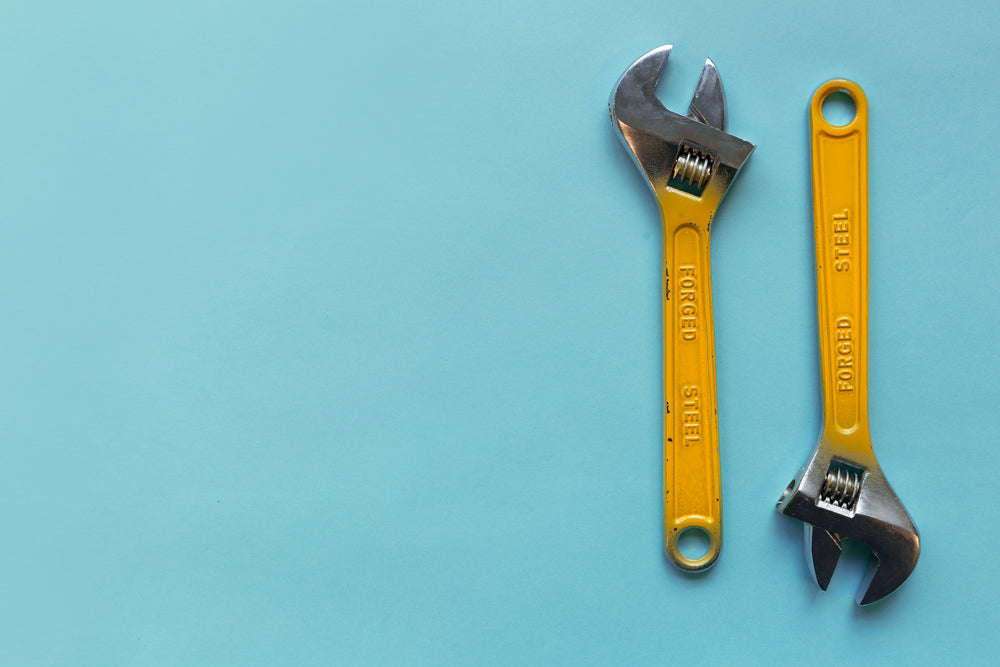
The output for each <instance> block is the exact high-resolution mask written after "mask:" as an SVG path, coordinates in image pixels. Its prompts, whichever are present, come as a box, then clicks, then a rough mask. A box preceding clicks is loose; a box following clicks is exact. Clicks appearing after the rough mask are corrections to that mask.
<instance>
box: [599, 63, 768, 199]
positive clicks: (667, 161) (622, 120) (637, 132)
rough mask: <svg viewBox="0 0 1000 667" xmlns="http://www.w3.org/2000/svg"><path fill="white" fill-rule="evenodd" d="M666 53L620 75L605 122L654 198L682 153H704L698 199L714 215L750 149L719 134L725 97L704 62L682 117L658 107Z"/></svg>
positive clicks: (715, 72)
mask: <svg viewBox="0 0 1000 667" xmlns="http://www.w3.org/2000/svg"><path fill="white" fill-rule="evenodd" d="M672 49H673V45H671V44H668V45H666V46H661V47H659V48H657V49H653V50H652V51H650V52H649V53H647V54H646V55H644V56H642V57H641V58H639V59H638V60H636V61H635V62H634V63H633V64H632V66H631V67H629V68H628V69H627V70H625V73H624V74H622V76H621V78H620V79H619V80H618V83H617V84H616V85H615V87H614V89H613V90H612V93H611V99H610V101H609V103H608V107H609V109H610V112H611V119H612V121H613V122H614V124H615V126H616V127H617V128H618V130H619V132H620V135H619V138H620V139H621V140H622V143H623V144H624V145H625V147H626V148H627V149H628V151H629V153H630V154H631V155H632V157H633V159H634V160H635V163H636V165H638V167H639V169H640V170H641V171H642V172H643V173H644V174H645V175H646V179H647V181H648V182H649V186H650V187H651V188H652V189H653V193H654V195H656V194H658V193H659V192H660V191H661V190H662V188H664V187H665V186H667V184H668V183H669V182H670V181H671V179H672V178H673V176H674V171H675V167H676V164H677V161H678V159H679V158H680V157H682V155H683V154H684V151H683V149H685V148H691V149H694V150H696V151H698V150H701V151H704V152H705V153H706V154H707V156H708V157H709V158H710V159H711V161H712V164H711V165H710V166H711V172H712V173H711V175H710V176H709V177H708V182H707V184H706V186H705V191H704V192H703V193H701V198H702V200H703V201H704V202H705V205H706V206H707V207H709V208H710V209H711V210H712V211H714V210H715V208H716V207H718V205H719V203H720V202H721V201H722V197H723V196H724V195H725V193H726V191H727V190H728V189H729V186H730V185H731V184H732V182H733V179H735V178H736V175H737V174H738V173H739V170H740V168H741V167H742V166H743V163H744V162H746V160H747V158H748V157H750V153H752V152H753V150H754V145H753V144H752V143H750V142H748V141H744V140H743V139H740V138H739V137H736V136H733V135H731V134H728V133H727V132H725V126H726V98H725V93H724V92H723V89H722V79H721V78H720V77H719V73H718V70H717V69H716V67H715V63H713V62H712V61H711V60H710V59H709V60H706V62H705V67H704V68H703V69H702V73H701V78H700V79H699V80H698V85H697V87H696V88H695V93H694V97H693V98H692V99H691V104H690V108H689V113H688V115H686V116H683V115H681V114H679V113H675V112H673V111H671V110H669V109H667V108H666V107H665V106H663V103H662V102H661V101H660V99H659V98H658V97H657V96H656V85H657V83H658V82H659V80H660V75H661V73H662V72H663V67H664V65H666V63H667V59H668V58H669V57H670V52H671V50H672Z"/></svg>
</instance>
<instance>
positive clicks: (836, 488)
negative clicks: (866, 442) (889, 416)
mask: <svg viewBox="0 0 1000 667" xmlns="http://www.w3.org/2000/svg"><path fill="white" fill-rule="evenodd" d="M777 507H778V510H779V511H780V512H781V513H782V514H784V515H786V516H790V517H792V518H795V519H798V520H800V521H802V522H804V524H805V549H806V559H807V561H808V562H809V563H810V565H811V568H812V572H813V575H814V576H815V578H816V583H817V584H818V585H819V587H820V588H821V589H823V590H824V591H825V590H826V589H827V587H828V586H829V584H830V580H831V578H832V577H833V573H834V570H835V569H836V567H837V562H838V561H839V559H840V554H841V553H842V550H843V547H842V546H841V544H842V541H843V540H845V539H849V540H853V541H855V542H858V543H860V544H863V545H864V546H866V547H867V548H868V549H870V550H871V552H872V554H873V555H874V557H875V559H876V561H875V562H873V563H872V564H871V565H869V567H868V571H867V572H866V573H865V577H864V579H863V580H862V582H861V587H860V588H859V589H858V593H857V596H856V597H855V601H856V602H857V603H858V604H859V605H862V606H864V605H869V604H872V603H873V602H878V601H879V600H881V599H883V598H885V597H887V596H888V595H890V594H891V593H893V592H894V591H895V590H896V589H898V588H899V587H900V586H901V585H902V583H903V582H904V581H906V579H907V578H908V577H909V576H910V573H911V572H913V569H914V568H915V567H916V564H917V559H918V557H919V556H920V533H919V531H918V530H917V527H916V526H915V525H914V523H913V520H912V519H911V518H910V515H909V513H908V512H907V511H906V508H905V507H904V506H903V504H902V503H901V502H900V500H899V498H898V497H897V496H896V493H895V492H894V491H893V490H892V487H891V486H890V485H889V482H888V480H886V478H885V475H884V474H883V473H882V469H881V468H880V467H879V465H878V462H877V461H876V460H875V458H874V456H872V457H871V459H870V460H868V461H865V462H852V461H849V460H847V459H846V458H845V457H841V456H838V451H837V449H836V448H835V447H827V446H825V445H824V444H823V443H822V442H821V443H820V445H819V446H817V447H816V449H815V451H814V452H813V455H812V456H811V457H810V460H809V462H807V463H806V465H805V466H804V467H803V468H802V470H800V471H799V474H798V475H797V476H796V478H795V479H794V480H793V481H792V483H791V484H789V485H788V488H787V489H786V490H785V493H784V494H783V495H782V496H781V499H780V500H779V501H778V503H777Z"/></svg>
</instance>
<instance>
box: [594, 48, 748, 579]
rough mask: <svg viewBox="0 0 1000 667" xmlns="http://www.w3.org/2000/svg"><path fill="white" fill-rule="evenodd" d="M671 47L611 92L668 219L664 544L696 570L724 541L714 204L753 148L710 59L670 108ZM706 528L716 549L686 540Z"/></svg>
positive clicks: (627, 139) (650, 56)
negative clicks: (684, 543) (693, 552)
mask: <svg viewBox="0 0 1000 667" xmlns="http://www.w3.org/2000/svg"><path fill="white" fill-rule="evenodd" d="M672 48H673V46H672V45H667V46H662V47H660V48H658V49H654V50H653V51H650V52H649V53H647V54H646V55H644V56H642V57H641V58H639V59H638V60H637V61H635V63H633V64H632V66H631V67H629V68H628V69H627V70H626V71H625V73H624V74H623V75H622V77H621V79H619V81H618V84H617V85H616V86H615V88H614V90H613V91H612V93H611V101H610V104H609V106H610V110H611V119H612V122H613V123H614V126H615V127H616V128H617V129H618V131H619V132H620V135H621V136H620V138H621V140H622V143H623V144H624V145H625V147H626V148H627V149H628V150H629V151H630V152H631V153H632V156H633V157H634V159H635V162H636V164H637V165H638V167H639V169H640V170H641V171H642V172H643V173H644V174H645V176H646V178H647V180H648V183H649V186H650V188H652V190H653V195H654V196H655V197H656V200H657V202H658V203H659V205H660V213H661V217H662V221H663V394H664V406H663V409H664V419H663V522H664V533H665V535H664V550H665V551H666V553H667V556H668V557H669V558H670V560H671V562H673V563H674V565H676V566H677V567H679V568H681V569H683V570H687V571H690V572H698V571H701V570H706V569H708V568H709V567H711V566H712V565H713V564H714V563H715V561H716V559H717V558H718V557H719V552H720V550H721V548H722V491H721V484H720V479H719V433H718V415H717V411H716V400H715V340H714V334H713V331H712V292H711V274H710V265H709V243H708V240H709V230H710V229H711V227H712V220H713V218H714V216H715V210H716V209H717V208H718V206H719V203H720V202H721V201H722V198H723V196H724V195H725V194H726V191H727V190H728V189H729V186H730V185H731V184H732V182H733V179H735V178H736V174H737V173H738V172H739V170H740V167H742V166H743V163H744V162H745V161H746V159H747V158H748V157H750V153H751V152H752V151H753V149H754V145H753V144H751V143H749V142H747V141H744V140H743V139H739V138H738V137H734V136H733V135H731V134H726V132H724V130H725V126H726V102H725V96H724V95H723V92H722V81H721V79H720V78H719V73H718V72H717V71H716V69H715V64H714V63H712V61H711V60H707V61H706V62H705V68H704V69H703V70H702V73H701V79H700V80H699V81H698V86H697V88H696V89H695V93H694V97H693V98H692V100H691V105H690V113H688V114H687V116H682V115H680V114H677V113H674V112H673V111H670V110H668V109H666V108H665V107H664V106H663V104H662V103H661V102H660V100H659V99H658V98H657V97H656V84H657V82H658V81H659V78H660V73H661V72H662V71H663V66H664V65H665V64H666V62H667V58H668V57H669V56H670V51H671V49H672ZM688 529H696V530H699V529H700V530H701V531H704V533H705V534H706V535H707V536H708V539H709V548H708V551H707V553H705V555H704V556H701V557H700V558H688V557H687V556H685V555H684V554H682V553H681V551H680V549H679V548H678V546H677V542H678V538H679V537H680V535H681V534H682V533H683V532H684V531H686V530H688Z"/></svg>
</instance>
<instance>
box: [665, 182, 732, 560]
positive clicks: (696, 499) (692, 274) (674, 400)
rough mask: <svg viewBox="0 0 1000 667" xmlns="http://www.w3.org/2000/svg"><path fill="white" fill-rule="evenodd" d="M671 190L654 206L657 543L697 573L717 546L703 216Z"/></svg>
mask: <svg viewBox="0 0 1000 667" xmlns="http://www.w3.org/2000/svg"><path fill="white" fill-rule="evenodd" d="M672 194H673V196H672V197H671V199H670V201H669V204H668V205H662V206H661V211H662V214H663V277H664V281H663V394H664V401H665V404H664V419H663V520H664V530H665V532H664V548H665V551H666V553H667V556H668V557H669V558H670V560H671V561H672V562H673V563H674V564H675V565H676V566H677V567H679V568H681V569H683V570H688V571H699V570H704V569H707V568H709V567H711V566H712V564H714V563H715V560H716V559H717V558H718V557H719V552H720V551H721V549H722V493H721V484H720V479H719V429H718V417H717V412H716V398H715V338H714V335H713V330H712V287H711V267H710V265H709V238H708V227H709V223H710V220H709V219H705V212H704V211H705V207H704V206H703V205H702V203H700V202H698V201H697V200H696V199H695V198H693V197H692V198H690V199H688V198H687V196H686V195H679V194H677V193H676V192H674V193H672ZM661 203H662V202H661ZM688 529H700V530H702V531H704V533H705V535H706V536H707V538H708V540H709V548H708V551H707V553H705V554H704V555H703V556H701V557H699V558H688V557H687V556H685V555H684V554H682V553H681V551H680V549H679V548H678V538H679V537H680V535H681V534H682V533H684V531H686V530H688Z"/></svg>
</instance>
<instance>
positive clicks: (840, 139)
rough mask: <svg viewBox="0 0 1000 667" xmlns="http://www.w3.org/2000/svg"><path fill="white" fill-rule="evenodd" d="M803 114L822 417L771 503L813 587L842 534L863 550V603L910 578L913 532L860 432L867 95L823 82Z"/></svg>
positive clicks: (826, 577) (830, 566)
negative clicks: (827, 111) (795, 531)
mask: <svg viewBox="0 0 1000 667" xmlns="http://www.w3.org/2000/svg"><path fill="white" fill-rule="evenodd" d="M838 91H840V92H846V93H847V94H849V95H850V96H851V97H852V98H853V100H854V104H855V108H856V115H855V117H854V119H853V120H852V121H851V122H850V123H848V124H847V125H844V126H835V125H830V124H829V123H828V122H827V121H826V119H824V118H823V111H822V106H823V101H824V100H825V99H826V98H827V97H828V96H829V95H831V94H833V93H835V92H838ZM810 118H811V132H810V134H811V137H812V169H813V222H814V227H815V237H816V282H817V293H818V298H817V303H818V306H819V345H820V359H821V362H822V363H821V365H822V373H821V375H822V385H823V412H824V422H825V423H824V425H823V430H822V432H821V434H820V439H819V444H817V445H816V448H815V449H814V450H813V453H812V455H811V456H810V457H809V460H808V461H807V462H806V464H805V465H804V466H803V467H802V469H801V470H799V473H798V475H796V477H795V479H794V480H792V483H791V484H789V485H788V488H787V489H786V490H785V493H784V495H782V496H781V499H780V500H779V501H778V510H779V511H780V512H782V513H783V514H786V515H788V516H791V517H795V518H796V519H800V520H802V521H804V522H805V524H806V525H805V532H806V556H807V559H808V560H809V562H810V563H812V568H813V574H814V575H815V577H816V582H817V583H818V584H819V587H820V588H822V589H823V590H826V588H827V586H828V585H829V583H830V578H831V577H832V576H833V571H834V569H835V568H836V567H837V561H838V559H839V558H840V553H841V541H842V540H844V539H845V538H846V539H851V540H855V541H858V542H861V543H862V544H864V545H865V546H867V547H868V548H870V549H871V550H872V552H873V553H874V555H875V557H876V558H877V559H878V563H877V564H875V563H873V564H872V565H871V566H869V568H868V572H867V573H866V575H865V579H864V581H863V582H862V585H861V588H860V589H859V591H858V595H857V598H856V601H857V603H858V604H860V605H866V604H871V603H872V602H876V601H878V600H881V599H882V598H884V597H885V596H887V595H889V594H890V593H892V592H893V591H895V590H896V589H897V588H898V587H899V586H900V584H902V583H903V581H905V580H906V578H907V577H908V576H909V575H910V572H912V571H913V568H914V567H915V566H916V564H917V557H918V556H919V555H920V534H919V533H918V532H917V528H916V526H914V525H913V521H912V519H910V515H909V514H907V512H906V509H905V508H904V507H903V505H902V503H900V501H899V498H897V497H896V494H895V493H894V492H893V490H892V487H891V486H889V482H887V481H886V479H885V475H883V474H882V469H881V468H880V467H879V464H878V461H877V460H876V459H875V453H874V451H873V450H872V444H871V435H870V433H869V429H868V368H867V361H868V101H867V99H866V98H865V93H864V91H863V90H862V89H861V87H860V86H858V85H857V84H856V83H854V82H852V81H846V80H844V79H838V80H833V81H829V82H827V83H825V84H823V85H822V86H821V87H820V88H819V90H817V91H816V93H815V94H814V95H813V98H812V104H811V106H810Z"/></svg>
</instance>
